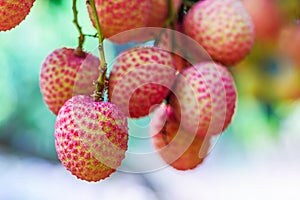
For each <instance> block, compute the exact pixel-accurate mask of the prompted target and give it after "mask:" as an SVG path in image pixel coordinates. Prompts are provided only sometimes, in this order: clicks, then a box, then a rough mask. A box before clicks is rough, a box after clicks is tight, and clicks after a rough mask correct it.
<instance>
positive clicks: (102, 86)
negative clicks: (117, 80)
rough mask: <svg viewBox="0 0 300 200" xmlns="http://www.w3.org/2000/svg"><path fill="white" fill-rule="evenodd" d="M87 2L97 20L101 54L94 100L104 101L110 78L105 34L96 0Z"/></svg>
mask: <svg viewBox="0 0 300 200" xmlns="http://www.w3.org/2000/svg"><path fill="white" fill-rule="evenodd" d="M87 3H88V4H89V5H90V6H91V9H92V12H93V17H94V19H95V22H96V29H97V33H98V43H99V44H98V49H99V54H100V65H99V77H98V79H97V81H96V82H95V85H96V90H95V93H94V100H95V101H103V94H104V91H105V90H106V89H107V86H108V80H107V79H106V76H105V74H106V71H107V63H106V60H105V54H104V47H103V41H104V36H103V32H102V29H101V25H100V22H99V18H98V13H97V9H96V6H95V1H94V0H87Z"/></svg>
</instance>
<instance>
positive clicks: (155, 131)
mask: <svg viewBox="0 0 300 200" xmlns="http://www.w3.org/2000/svg"><path fill="white" fill-rule="evenodd" d="M164 126H165V127H164ZM163 127H164V128H163ZM150 133H151V135H152V142H153V145H154V147H155V149H156V150H157V151H158V153H159V154H160V156H161V157H162V158H163V160H164V161H165V162H166V163H167V164H169V165H170V166H172V167H173V168H175V169H177V170H188V169H193V168H195V167H197V166H198V165H199V164H201V163H202V162H203V160H204V159H205V157H206V155H207V153H208V150H209V146H210V145H209V144H210V142H209V140H204V138H199V137H195V136H194V135H192V134H189V133H187V132H186V131H184V130H183V129H182V127H180V122H179V121H177V120H176V118H175V116H174V113H173V111H172V110H171V107H170V106H169V105H162V106H161V107H160V108H159V109H157V110H156V111H155V113H154V115H153V118H152V121H151V125H150Z"/></svg>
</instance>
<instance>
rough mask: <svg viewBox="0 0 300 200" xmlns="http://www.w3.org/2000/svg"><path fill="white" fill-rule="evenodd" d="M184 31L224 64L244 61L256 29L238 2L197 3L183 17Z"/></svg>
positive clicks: (223, 0) (213, 0) (220, 0)
mask: <svg viewBox="0 0 300 200" xmlns="http://www.w3.org/2000/svg"><path fill="white" fill-rule="evenodd" d="M183 25H184V32H185V33H186V34H187V35H188V36H190V37H191V38H193V39H194V40H196V41H197V42H198V43H199V44H200V45H202V46H203V48H205V49H206V50H207V52H208V54H209V55H210V56H211V57H212V59H213V60H215V61H217V62H220V63H223V64H224V65H233V64H235V63H237V62H239V61H241V60H242V59H243V58H244V57H245V56H246V55H247V54H248V53H249V52H250V50H251V48H252V45H253V42H254V38H255V37H254V26H253V23H252V21H251V18H250V17H249V15H248V13H247V12H246V10H245V8H244V7H243V4H242V3H241V2H240V1H239V0H206V1H200V2H198V3H196V4H195V5H194V6H193V7H192V8H191V9H190V10H189V11H188V13H187V15H186V16H185V18H184V22H183Z"/></svg>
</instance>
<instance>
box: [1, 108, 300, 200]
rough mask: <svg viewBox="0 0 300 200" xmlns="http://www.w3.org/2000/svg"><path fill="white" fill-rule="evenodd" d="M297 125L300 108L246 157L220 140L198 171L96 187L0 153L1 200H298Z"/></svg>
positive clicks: (58, 169) (122, 177)
mask: <svg viewBox="0 0 300 200" xmlns="http://www.w3.org/2000/svg"><path fill="white" fill-rule="evenodd" d="M299 119H300V106H298V109H297V110H294V111H293V113H291V114H290V116H289V117H288V118H287V119H286V120H285V121H283V123H282V124H281V129H280V138H279V139H278V140H276V141H275V142H274V140H273V141H268V140H266V141H264V142H262V141H258V145H257V146H254V147H253V148H252V149H248V150H246V151H241V152H236V151H237V148H235V149H232V148H230V146H228V143H226V142H227V141H224V139H222V137H221V138H220V140H219V142H218V144H217V145H216V147H215V149H214V150H213V152H212V153H211V154H210V156H209V157H208V158H207V159H206V161H205V163H204V164H203V165H202V166H200V167H198V168H197V169H196V170H192V171H186V172H179V171H175V170H173V169H172V168H165V169H163V170H160V171H157V172H153V173H148V174H143V175H133V174H126V173H116V174H114V175H112V176H111V177H110V178H108V179H106V180H104V181H101V182H99V183H87V182H85V181H80V180H77V179H76V178H75V177H74V176H72V175H71V174H70V173H69V172H68V171H66V170H65V169H64V167H63V166H61V165H57V164H52V163H49V162H48V161H44V160H40V159H36V158H24V157H18V156H16V155H11V154H7V153H4V152H3V151H1V149H0V199H1V200H2V199H3V200H27V199H28V200H54V199H55V200H60V199H72V200H77V199H78V200H81V199H87V200H94V199H95V200H96V199H101V200H115V199H122V200H127V199H128V200H129V199H130V200H193V199H195V200H200V199H201V200H227V199H228V200H241V199H243V200H253V199H255V200H266V199H272V200H277V199H280V200H282V199H288V200H298V199H300V193H299V187H300V156H299V155H300V125H299ZM256 134H259V133H256ZM261 139H262V140H263V136H262V138H261ZM225 143H226V144H225ZM262 144H263V145H262ZM1 152H2V153H1Z"/></svg>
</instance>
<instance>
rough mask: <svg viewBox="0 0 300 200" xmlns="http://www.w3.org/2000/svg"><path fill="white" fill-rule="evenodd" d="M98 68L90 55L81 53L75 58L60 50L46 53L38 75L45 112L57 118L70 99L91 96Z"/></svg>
mask: <svg viewBox="0 0 300 200" xmlns="http://www.w3.org/2000/svg"><path fill="white" fill-rule="evenodd" d="M99 64H100V61H99V59H98V58H97V57H95V56H93V55H92V54H89V53H84V56H83V57H79V56H77V55H76V50H75V49H72V48H60V49H56V50H54V51H53V52H52V53H50V54H49V55H48V56H47V57H46V59H45V60H44V61H43V63H42V68H41V72H40V90H41V93H42V96H43V99H44V101H45V103H46V104H47V106H48V108H49V109H50V110H51V111H52V112H53V113H54V114H55V115H57V113H58V111H59V109H60V108H61V107H62V106H63V105H64V103H65V102H66V101H67V100H68V99H70V98H71V97H72V96H74V95H76V94H86V95H91V94H93V91H94V89H95V86H94V85H93V81H95V80H97V78H98V75H99V73H98V71H99V70H98V67H99Z"/></svg>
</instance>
